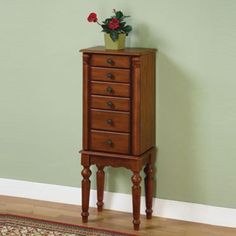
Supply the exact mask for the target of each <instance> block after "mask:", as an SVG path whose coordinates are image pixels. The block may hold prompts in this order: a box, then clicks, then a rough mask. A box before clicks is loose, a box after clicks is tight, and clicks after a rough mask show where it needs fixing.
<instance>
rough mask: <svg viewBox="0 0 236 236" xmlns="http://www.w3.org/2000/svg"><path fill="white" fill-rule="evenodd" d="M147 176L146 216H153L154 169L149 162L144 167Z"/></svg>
mask: <svg viewBox="0 0 236 236" xmlns="http://www.w3.org/2000/svg"><path fill="white" fill-rule="evenodd" d="M144 172H145V174H146V177H145V197H146V218H147V219H151V218H152V197H153V170H152V164H151V163H148V164H147V165H146V167H145V168H144Z"/></svg>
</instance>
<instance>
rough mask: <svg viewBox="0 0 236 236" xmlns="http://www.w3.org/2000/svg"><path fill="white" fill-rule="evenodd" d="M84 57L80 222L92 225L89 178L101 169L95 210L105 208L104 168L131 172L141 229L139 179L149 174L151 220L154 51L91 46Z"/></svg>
mask: <svg viewBox="0 0 236 236" xmlns="http://www.w3.org/2000/svg"><path fill="white" fill-rule="evenodd" d="M81 52H82V53H83V150H82V151H81V164H82V165H83V167H84V168H83V170H82V176H83V180H82V214H81V215H82V218H83V222H87V221H88V215H89V213H88V208H89V193H90V180H89V177H90V175H91V171H90V165H96V166H97V173H96V177H97V207H98V211H102V208H103V192H104V177H105V173H104V167H105V166H112V167H125V168H127V169H129V170H131V171H132V178H131V182H132V201H133V225H134V229H135V230H138V229H139V225H140V197H141V187H140V183H141V176H140V171H141V170H142V168H143V167H145V168H144V171H145V174H146V175H145V176H146V177H145V195H146V216H147V219H150V218H151V217H152V197H153V169H152V166H153V162H154V159H155V76H156V72H155V67H156V60H155V58H156V50H155V49H148V48H145V49H144V48H127V49H124V50H119V51H112V50H105V49H104V48H103V47H93V48H88V49H83V50H81Z"/></svg>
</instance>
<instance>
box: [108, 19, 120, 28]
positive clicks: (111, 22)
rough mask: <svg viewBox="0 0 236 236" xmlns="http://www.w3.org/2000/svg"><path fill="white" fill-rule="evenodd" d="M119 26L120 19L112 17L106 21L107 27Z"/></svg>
mask: <svg viewBox="0 0 236 236" xmlns="http://www.w3.org/2000/svg"><path fill="white" fill-rule="evenodd" d="M119 27H120V21H119V20H118V19H117V18H112V19H111V20H110V22H109V23H108V28H109V29H111V30H115V29H118V28H119Z"/></svg>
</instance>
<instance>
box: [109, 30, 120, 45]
mask: <svg viewBox="0 0 236 236" xmlns="http://www.w3.org/2000/svg"><path fill="white" fill-rule="evenodd" d="M110 36H111V39H112V41H113V42H115V41H116V40H117V39H118V37H119V33H118V32H117V31H114V30H112V31H111V32H110Z"/></svg>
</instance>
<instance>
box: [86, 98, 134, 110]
mask: <svg viewBox="0 0 236 236" xmlns="http://www.w3.org/2000/svg"><path fill="white" fill-rule="evenodd" d="M90 107H91V108H95V109H105V110H114V111H130V99H129V98H118V97H110V96H98V95H91V101H90Z"/></svg>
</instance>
